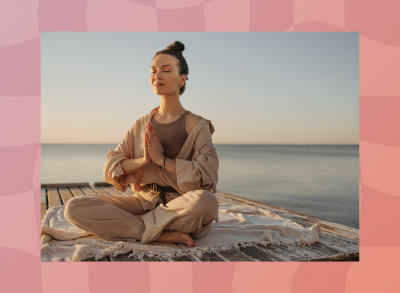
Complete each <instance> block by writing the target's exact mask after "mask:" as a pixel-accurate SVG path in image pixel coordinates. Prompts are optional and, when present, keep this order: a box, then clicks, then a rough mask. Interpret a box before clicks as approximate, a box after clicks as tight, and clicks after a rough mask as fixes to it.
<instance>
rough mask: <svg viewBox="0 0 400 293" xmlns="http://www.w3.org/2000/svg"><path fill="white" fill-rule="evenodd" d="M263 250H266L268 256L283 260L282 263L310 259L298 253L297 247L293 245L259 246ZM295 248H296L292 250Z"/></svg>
mask: <svg viewBox="0 0 400 293" xmlns="http://www.w3.org/2000/svg"><path fill="white" fill-rule="evenodd" d="M257 247H258V248H259V249H261V250H265V251H266V252H267V253H268V254H270V255H272V256H274V257H276V258H277V259H281V260H282V261H307V260H308V258H307V257H305V256H304V254H300V253H296V252H297V249H298V248H297V246H291V245H283V244H280V245H266V246H263V245H257ZM292 247H294V248H292Z"/></svg>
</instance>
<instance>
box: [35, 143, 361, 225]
mask: <svg viewBox="0 0 400 293" xmlns="http://www.w3.org/2000/svg"><path fill="white" fill-rule="evenodd" d="M117 145H118V144H42V145H41V183H68V182H89V183H90V184H93V183H94V182H95V181H104V179H103V166H104V162H105V160H106V155H107V153H108V152H109V151H110V150H114V149H115V148H116V147H117ZM214 146H215V148H216V149H217V154H218V158H219V163H220V167H219V171H218V177H219V178H218V184H217V189H218V191H221V192H226V193H230V194H234V195H238V196H242V197H245V198H249V199H253V200H257V201H260V202H264V203H267V204H271V205H275V206H279V207H283V208H287V209H290V210H294V211H298V212H302V213H305V214H309V215H312V216H316V217H320V218H322V219H325V220H328V221H332V222H336V223H340V224H343V225H347V226H350V227H354V228H357V229H358V228H359V146H358V145H222V144H221V145H219V144H214Z"/></svg>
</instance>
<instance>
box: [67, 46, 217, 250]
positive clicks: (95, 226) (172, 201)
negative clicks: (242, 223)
mask: <svg viewBox="0 0 400 293" xmlns="http://www.w3.org/2000/svg"><path fill="white" fill-rule="evenodd" d="M184 49H185V46H184V45H183V44H182V43H181V42H179V41H176V42H174V43H173V44H171V45H170V46H168V47H167V48H166V49H165V50H162V51H159V52H157V53H156V54H155V56H154V57H153V59H152V64H151V67H150V78H149V81H150V85H151V88H152V90H153V92H154V93H155V94H156V95H159V96H160V106H159V107H157V108H154V109H153V110H152V111H151V112H150V114H147V115H145V116H143V117H141V118H139V119H138V120H136V121H135V123H134V124H133V125H132V126H131V128H130V129H129V130H128V132H127V133H126V135H125V137H124V138H123V140H122V142H121V143H120V144H119V145H118V146H117V148H116V149H115V150H114V151H112V150H110V151H109V152H108V154H107V159H106V162H105V164H104V173H103V174H104V180H105V181H106V182H108V183H110V184H112V185H114V188H115V189H117V190H119V191H121V192H125V191H126V190H127V187H128V184H130V185H131V187H132V189H133V190H134V191H135V193H134V194H133V195H129V196H123V195H118V196H117V195H109V194H98V195H83V196H79V197H74V198H72V199H71V200H69V201H68V203H67V204H66V208H65V213H64V214H65V217H66V218H67V219H68V221H70V222H71V223H72V224H74V225H75V226H77V227H79V228H82V229H84V230H86V231H89V232H92V233H93V234H94V235H95V236H98V237H100V238H102V239H105V240H112V241H115V240H128V239H136V240H141V242H142V243H143V244H145V243H148V242H152V241H157V242H169V243H183V244H187V245H188V246H196V242H195V241H194V239H198V238H200V237H203V236H205V235H206V234H207V233H208V232H209V230H210V228H211V225H212V223H213V221H214V220H215V221H218V208H219V204H218V200H217V198H216V196H215V193H216V192H217V182H218V168H219V161H218V156H217V152H216V149H215V147H214V145H213V143H212V139H211V134H212V133H213V132H214V127H213V125H212V124H211V121H210V120H207V119H204V118H203V117H201V116H198V115H195V114H193V113H191V112H190V111H187V110H185V109H184V108H183V107H182V105H181V103H180V100H179V96H180V95H182V94H183V92H184V91H185V87H186V80H188V73H189V68H188V65H187V63H186V60H185V58H184V57H183V56H182V51H184Z"/></svg>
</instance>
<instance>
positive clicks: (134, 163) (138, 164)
mask: <svg viewBox="0 0 400 293" xmlns="http://www.w3.org/2000/svg"><path fill="white" fill-rule="evenodd" d="M148 164H149V163H148V162H146V161H145V158H144V157H143V158H137V159H125V160H122V161H121V167H122V170H123V171H124V174H121V175H119V176H118V177H122V176H124V175H125V174H129V173H133V172H135V171H137V170H139V169H140V168H143V167H144V166H146V165H148Z"/></svg>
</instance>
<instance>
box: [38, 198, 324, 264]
mask: <svg viewBox="0 0 400 293" xmlns="http://www.w3.org/2000/svg"><path fill="white" fill-rule="evenodd" d="M64 209H65V206H58V207H52V208H50V209H48V210H47V213H46V215H45V217H44V218H43V219H42V221H41V260H42V261H82V260H85V259H88V258H93V257H94V258H95V259H96V260H99V259H102V258H103V257H104V256H106V255H108V256H117V255H119V254H125V253H130V254H129V257H135V258H136V260H138V261H140V260H143V257H144V256H145V255H147V256H149V257H156V258H160V259H161V260H162V258H163V257H169V258H175V257H181V256H195V257H198V258H201V257H202V256H203V253H214V252H219V251H225V250H228V249H232V248H233V249H235V248H236V249H238V248H239V247H248V246H256V245H257V244H260V245H264V246H266V245H268V244H269V245H274V244H280V243H283V244H288V245H310V244H312V243H314V242H317V241H319V235H320V233H321V232H320V231H321V228H320V225H319V224H314V225H313V226H312V227H310V228H308V229H305V228H303V227H302V226H300V225H299V224H297V223H295V222H293V221H292V220H289V219H285V218H283V217H281V216H279V215H278V214H276V213H274V212H271V211H269V210H265V209H262V208H258V207H253V206H247V205H238V204H235V203H233V202H231V201H228V202H226V203H220V208H219V222H213V224H212V227H211V229H210V232H209V233H208V234H207V235H206V236H204V237H202V238H199V239H196V243H197V246H196V247H188V246H187V245H185V244H172V243H159V242H151V243H147V244H141V242H140V241H138V240H135V239H132V240H130V241H106V240H103V239H100V238H97V237H96V236H94V235H93V234H91V233H89V232H86V231H84V230H82V229H80V228H78V227H75V226H74V225H72V224H71V223H69V222H68V221H67V220H66V219H65V217H64Z"/></svg>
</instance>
